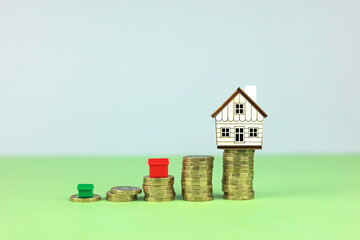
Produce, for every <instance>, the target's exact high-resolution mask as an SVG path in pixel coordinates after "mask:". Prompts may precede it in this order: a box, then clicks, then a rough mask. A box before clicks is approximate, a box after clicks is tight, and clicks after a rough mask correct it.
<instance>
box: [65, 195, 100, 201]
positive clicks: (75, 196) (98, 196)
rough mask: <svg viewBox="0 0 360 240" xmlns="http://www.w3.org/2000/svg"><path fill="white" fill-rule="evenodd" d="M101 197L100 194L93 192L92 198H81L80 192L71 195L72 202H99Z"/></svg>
mask: <svg viewBox="0 0 360 240" xmlns="http://www.w3.org/2000/svg"><path fill="white" fill-rule="evenodd" d="M100 200H101V197H100V195H98V194H93V197H91V198H79V195H78V194H74V195H71V196H70V201H72V202H97V201H100Z"/></svg>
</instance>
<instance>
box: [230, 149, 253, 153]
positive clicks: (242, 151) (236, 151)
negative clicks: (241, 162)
mask: <svg viewBox="0 0 360 240" xmlns="http://www.w3.org/2000/svg"><path fill="white" fill-rule="evenodd" d="M254 152H255V150H254V149H224V154H226V153H230V154H232V153H236V154H237V153H242V154H254Z"/></svg>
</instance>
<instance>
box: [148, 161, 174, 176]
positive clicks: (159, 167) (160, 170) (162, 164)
mask: <svg viewBox="0 0 360 240" xmlns="http://www.w3.org/2000/svg"><path fill="white" fill-rule="evenodd" d="M148 164H149V171H150V173H149V177H151V178H163V177H168V176H169V174H168V165H169V159H168V158H149V161H148Z"/></svg>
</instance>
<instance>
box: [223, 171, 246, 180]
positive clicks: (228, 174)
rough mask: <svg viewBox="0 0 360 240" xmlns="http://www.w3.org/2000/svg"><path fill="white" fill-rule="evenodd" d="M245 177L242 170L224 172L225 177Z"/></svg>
mask: <svg viewBox="0 0 360 240" xmlns="http://www.w3.org/2000/svg"><path fill="white" fill-rule="evenodd" d="M240 177H243V174H241V172H233V173H228V172H224V174H223V178H229V179H231V178H240Z"/></svg>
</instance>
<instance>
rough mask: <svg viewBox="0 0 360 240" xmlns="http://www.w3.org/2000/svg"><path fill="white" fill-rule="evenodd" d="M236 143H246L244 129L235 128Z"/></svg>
mask: <svg viewBox="0 0 360 240" xmlns="http://www.w3.org/2000/svg"><path fill="white" fill-rule="evenodd" d="M235 142H238V143H239V142H244V128H243V127H236V128H235Z"/></svg>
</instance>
